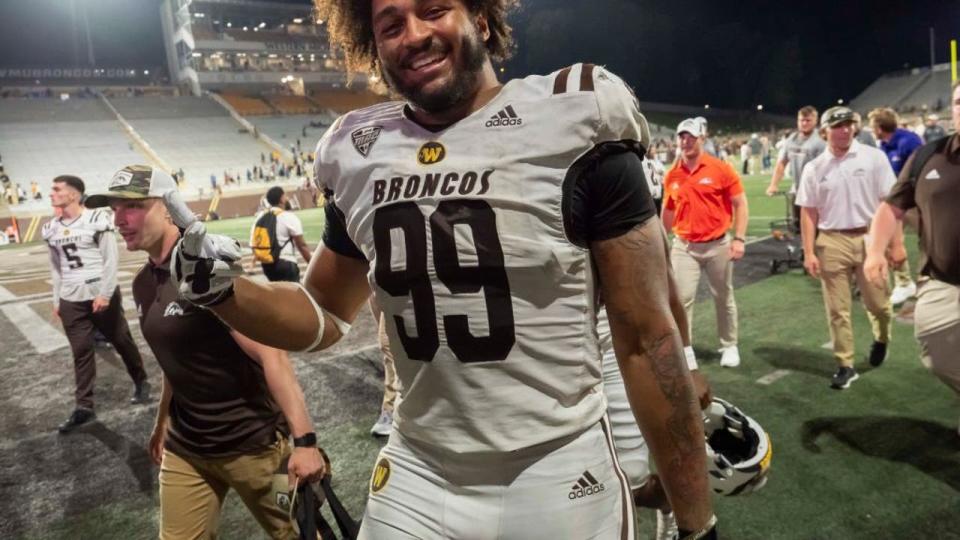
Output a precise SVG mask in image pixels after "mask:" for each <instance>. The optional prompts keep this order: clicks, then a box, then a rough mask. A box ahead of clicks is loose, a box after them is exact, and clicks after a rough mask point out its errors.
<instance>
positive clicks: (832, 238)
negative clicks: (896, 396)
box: [797, 107, 902, 390]
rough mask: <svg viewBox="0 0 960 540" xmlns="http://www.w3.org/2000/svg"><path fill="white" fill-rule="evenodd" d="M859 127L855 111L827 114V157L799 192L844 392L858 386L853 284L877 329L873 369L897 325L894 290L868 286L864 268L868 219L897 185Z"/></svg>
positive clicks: (809, 257)
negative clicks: (893, 325)
mask: <svg viewBox="0 0 960 540" xmlns="http://www.w3.org/2000/svg"><path fill="white" fill-rule="evenodd" d="M855 123H856V122H855V119H854V114H853V111H851V110H850V109H848V108H846V107H833V108H831V109H828V110H827V112H825V113H823V119H822V121H821V123H820V129H821V130H825V131H826V138H827V151H826V152H824V153H822V154H820V155H819V156H817V158H816V159H814V160H813V161H811V162H810V163H809V164H808V165H807V166H806V167H804V169H803V177H802V179H801V181H800V189H799V190H798V191H797V204H798V205H799V206H800V207H801V213H800V225H801V226H800V230H801V233H802V235H803V267H804V268H805V269H806V270H807V272H808V273H809V274H810V275H811V276H812V277H814V278H819V279H820V283H821V287H822V289H823V300H824V303H825V304H826V308H827V318H828V319H829V321H830V337H831V338H832V339H833V355H834V357H835V358H836V360H837V364H839V366H838V369H837V372H836V374H834V376H833V378H832V380H831V383H830V386H831V387H832V388H835V389H838V390H842V389H844V388H848V387H849V386H850V383H852V382H853V381H855V380H857V379H858V378H859V375H857V371H856V369H854V367H853V324H852V321H851V319H850V302H851V300H850V281H851V279H852V278H853V277H856V280H857V284H858V286H859V287H860V297H861V298H862V300H863V304H864V306H865V307H866V308H867V315H868V316H869V317H870V322H871V324H872V326H873V344H872V345H871V346H870V357H869V359H870V364H871V365H873V366H879V365H880V364H882V363H883V361H884V359H886V356H887V343H888V342H889V341H890V324H891V321H892V320H893V308H892V307H891V305H890V298H889V291H888V287H887V286H886V285H884V286H882V287H878V286H876V285H873V284H871V283H870V282H868V281H867V279H866V278H865V276H864V274H863V260H864V257H865V256H866V247H865V246H864V235H865V234H867V228H868V226H869V224H870V219H871V218H872V217H873V213H874V211H875V210H876V209H877V206H878V205H879V204H880V202H881V201H882V200H883V198H884V197H885V196H886V195H887V193H889V192H890V188H891V187H892V186H893V183H894V181H895V180H896V178H894V176H893V169H891V168H890V165H889V163H888V162H887V158H886V156H885V155H884V154H883V152H881V151H880V150H878V149H876V148H872V147H869V146H866V145H863V144H860V143H859V142H857V141H856V140H854V135H855V131H856V127H855ZM900 243H902V235H900Z"/></svg>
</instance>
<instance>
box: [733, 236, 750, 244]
mask: <svg viewBox="0 0 960 540" xmlns="http://www.w3.org/2000/svg"><path fill="white" fill-rule="evenodd" d="M733 241H734V242H736V241H740V242H743V243H744V244H746V243H747V241H746V239H744V238H743V237H742V236H734V237H733Z"/></svg>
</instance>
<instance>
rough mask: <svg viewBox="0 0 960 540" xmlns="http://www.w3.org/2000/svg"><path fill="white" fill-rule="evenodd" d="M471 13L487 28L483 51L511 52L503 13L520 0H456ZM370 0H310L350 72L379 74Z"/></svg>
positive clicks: (501, 55) (499, 57) (497, 56)
mask: <svg viewBox="0 0 960 540" xmlns="http://www.w3.org/2000/svg"><path fill="white" fill-rule="evenodd" d="M460 1H461V2H463V4H464V5H465V6H466V7H467V10H469V11H470V13H472V14H474V15H483V16H484V18H486V20H487V25H488V26H489V28H490V38H489V39H487V42H486V47H487V53H488V54H489V55H490V58H492V59H493V60H494V61H495V62H502V61H504V60H506V59H507V58H509V57H510V55H511V53H512V52H513V35H512V30H511V28H510V25H509V24H507V13H509V12H510V10H511V9H513V8H515V7H517V6H518V5H519V3H520V0H460ZM372 3H373V2H372V0H368V1H358V0H314V5H315V7H316V18H317V20H318V21H326V22H327V32H328V33H329V35H330V46H331V48H333V49H340V50H342V51H343V53H344V55H345V56H346V65H347V70H348V71H349V72H351V73H375V74H380V66H379V65H378V62H377V45H376V40H375V38H374V35H373V13H372Z"/></svg>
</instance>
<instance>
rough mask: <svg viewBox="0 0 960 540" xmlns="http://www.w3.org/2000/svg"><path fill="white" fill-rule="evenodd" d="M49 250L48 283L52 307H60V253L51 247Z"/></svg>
mask: <svg viewBox="0 0 960 540" xmlns="http://www.w3.org/2000/svg"><path fill="white" fill-rule="evenodd" d="M48 247H49V249H50V282H51V283H52V285H53V307H54V309H56V308H59V307H60V251H59V250H57V248H55V247H53V246H48Z"/></svg>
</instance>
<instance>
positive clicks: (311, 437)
mask: <svg viewBox="0 0 960 540" xmlns="http://www.w3.org/2000/svg"><path fill="white" fill-rule="evenodd" d="M293 446H294V447H295V448H316V447H317V434H316V433H314V432H312V431H311V432H310V433H304V434H303V436H302V437H294V438H293Z"/></svg>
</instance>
